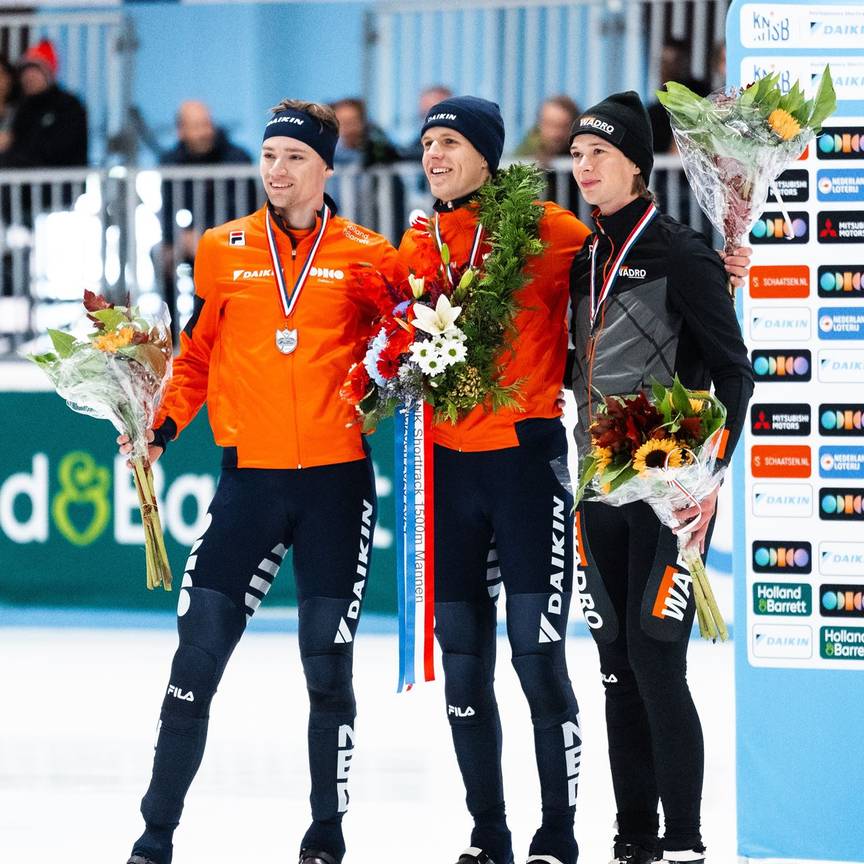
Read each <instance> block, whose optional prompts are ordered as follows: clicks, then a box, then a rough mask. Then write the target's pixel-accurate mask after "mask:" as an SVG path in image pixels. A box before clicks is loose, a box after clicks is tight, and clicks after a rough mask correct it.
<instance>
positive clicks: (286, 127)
mask: <svg viewBox="0 0 864 864" xmlns="http://www.w3.org/2000/svg"><path fill="white" fill-rule="evenodd" d="M277 135H284V136H285V137H286V138H296V139H297V140H298V141H302V142H303V143H304V144H308V145H309V146H310V147H311V148H312V149H313V150H314V151H315V152H316V153H317V154H318V155H319V156H320V157H321V158H322V159H323V160H324V161H325V162H326V163H327V167H328V168H332V167H333V154H334V153H335V152H336V142H337V141H338V140H339V133H338V132H336V131H334V130H333V129H331V128H330V127H329V126H327V125H326V124H325V123H322V122H321V121H320V120H318V119H317V118H316V117H313V116H312V115H311V114H307V113H306V112H305V111H297V110H295V109H294V108H288V109H286V110H285V111H277V112H276V113H275V114H274V115H273V116H272V117H271V118H270V120H269V121H268V122H267V125H266V126H265V127H264V138H263V141H266V140H267V139H268V138H273V137H275V136H277Z"/></svg>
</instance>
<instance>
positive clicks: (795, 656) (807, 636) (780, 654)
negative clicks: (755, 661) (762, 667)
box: [751, 624, 813, 660]
mask: <svg viewBox="0 0 864 864" xmlns="http://www.w3.org/2000/svg"><path fill="white" fill-rule="evenodd" d="M751 647H752V651H753V656H754V657H760V658H766V659H790V660H807V659H809V658H810V657H812V656H813V630H812V629H811V628H810V627H808V626H807V625H806V624H789V625H785V626H784V625H782V624H754V625H753V628H752V630H751Z"/></svg>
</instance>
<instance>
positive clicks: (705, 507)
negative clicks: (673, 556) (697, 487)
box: [672, 486, 720, 554]
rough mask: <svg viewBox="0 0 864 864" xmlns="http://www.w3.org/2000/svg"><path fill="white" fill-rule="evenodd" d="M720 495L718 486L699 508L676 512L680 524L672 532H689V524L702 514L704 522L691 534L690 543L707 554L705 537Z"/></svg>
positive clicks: (703, 500)
mask: <svg viewBox="0 0 864 864" xmlns="http://www.w3.org/2000/svg"><path fill="white" fill-rule="evenodd" d="M719 494H720V487H719V486H718V487H717V488H716V489H715V490H714V491H713V492H709V493H708V495H706V496H705V497H704V498H703V499H702V500H701V501H700V502H699V505H698V506H693V507H685V508H684V509H682V510H676V511H675V516H676V518H677V519H678V522H679V523H680V524H679V526H678V527H677V528H673V529H672V531H673V533H675V534H681V533H682V532H683V531H686V530H687V523H689V522H692V521H693V520H694V519H696V518H698V517H699V515H700V514H701V516H702V521H701V522H699V524H698V525H697V526H696V530H695V531H693V532H692V533H691V534H690V542H691V543H695V544H696V545H697V546H698V547H699V551H700V552H702V553H703V554H704V552H705V535H706V534H707V533H708V526H709V525H710V524H711V518H712V517H713V516H714V511H715V510H716V509H717V496H718V495H719Z"/></svg>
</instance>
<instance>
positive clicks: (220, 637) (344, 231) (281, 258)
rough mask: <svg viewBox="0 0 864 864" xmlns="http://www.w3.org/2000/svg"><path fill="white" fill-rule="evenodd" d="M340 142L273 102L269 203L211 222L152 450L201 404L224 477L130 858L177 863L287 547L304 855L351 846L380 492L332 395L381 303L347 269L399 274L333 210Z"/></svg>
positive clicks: (267, 143)
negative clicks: (307, 792)
mask: <svg viewBox="0 0 864 864" xmlns="http://www.w3.org/2000/svg"><path fill="white" fill-rule="evenodd" d="M337 139H338V123H337V121H336V118H335V115H334V114H333V111H332V110H331V109H330V108H327V107H325V106H322V105H317V104H315V103H308V102H300V101H296V100H286V101H284V102H282V103H281V104H280V105H278V106H276V108H274V109H273V115H272V117H271V119H270V121H269V122H268V123H267V125H266V127H265V131H264V140H263V144H262V150H261V160H260V173H261V179H262V181H263V183H264V189H265V191H266V194H267V199H268V200H267V204H266V205H265V206H264V207H262V208H261V209H260V210H258V211H257V212H255V213H252V214H250V215H249V216H246V217H244V218H242V219H237V220H235V221H233V222H228V223H227V224H225V225H220V226H218V227H216V228H213V229H211V230H209V231H207V232H206V233H205V234H204V236H203V237H202V239H201V244H200V246H199V249H198V253H197V257H196V264H195V307H194V311H193V314H192V317H191V318H190V320H189V322H188V323H187V324H186V326H185V328H184V330H183V333H182V335H181V348H180V355H179V357H178V358H177V360H176V361H175V364H174V375H173V378H172V379H171V383H170V385H169V387H168V391H167V393H166V394H165V398H164V400H163V402H162V405H161V407H160V410H159V414H158V416H157V418H156V421H155V424H154V425H155V426H156V429H155V432H151V433H150V435H151V440H152V444H151V448H150V454H151V461H152V460H155V459H156V458H158V457H159V455H161V453H162V451H163V450H164V448H165V446H166V445H167V442H168V441H170V440H171V439H173V438H175V437H176V436H177V434H178V433H179V432H181V431H182V430H183V428H184V427H185V426H186V425H188V423H189V422H190V421H191V420H192V418H193V417H194V416H195V414H196V413H197V411H198V410H199V408H200V407H201V406H202V405H203V404H204V402H205V401H206V402H207V408H208V413H209V418H210V425H211V427H212V429H213V435H214V438H215V439H216V443H217V444H219V445H220V446H221V447H222V448H223V459H222V475H221V478H220V481H219V487H218V489H217V491H216V495H215V497H214V499H213V502H212V504H211V506H210V509H209V512H208V515H207V521H206V528H205V530H204V533H203V534H202V536H201V537H200V538H199V539H198V540H197V541H196V542H195V544H194V545H193V547H192V551H191V554H190V556H189V559H188V561H187V562H186V567H185V572H184V574H183V583H182V588H181V591H180V597H179V604H178V610H177V614H178V619H177V624H178V632H179V636H180V644H179V647H178V649H177V652H176V654H175V655H174V662H173V665H172V668H171V678H170V682H169V685H168V688H167V692H166V695H165V699H164V702H163V704H162V712H161V717H160V729H159V738H158V741H157V745H156V754H155V758H154V763H153V776H152V780H151V783H150V788H149V789H148V790H147V794H146V795H145V796H144V799H143V801H142V804H141V812H142V814H143V816H144V820H145V823H146V830H145V831H144V834H143V835H142V836H141V837H140V838H139V839H138V840H137V841H136V842H135V844H134V846H133V852H132V857H131V858H130V859H129V862H128V864H170V862H171V857H172V836H173V832H174V830H175V828H176V827H177V825H178V823H179V821H180V814H181V812H182V809H183V801H184V798H185V795H186V792H187V790H188V788H189V786H190V784H191V782H192V779H193V777H194V776H195V772H196V771H197V769H198V766H199V764H200V761H201V757H202V754H203V751H204V744H205V739H206V735H207V723H208V716H209V708H210V701H211V699H212V697H213V694H214V693H215V691H216V687H217V685H218V683H219V680H220V678H221V676H222V673H223V671H224V669H225V666H226V664H227V662H228V659H229V657H230V655H231V652H232V651H233V649H234V647H235V646H236V644H237V642H238V641H239V639H240V637H241V635H242V634H243V631H244V629H245V627H246V624H247V622H248V621H249V619H250V618H251V617H252V615H253V614H254V613H255V611H256V609H257V608H258V606H259V604H260V603H261V601H262V600H263V599H264V597H265V596H266V594H267V592H268V590H269V589H270V586H271V585H272V583H273V580H274V578H275V577H276V574H277V572H278V570H279V566H280V564H281V563H282V560H283V558H284V556H285V555H286V553H287V550H288V549H289V548H291V547H293V563H294V573H295V577H296V582H297V600H298V617H299V642H300V653H301V657H302V661H303V670H304V673H305V676H306V684H307V688H308V692H309V701H310V714H309V737H308V746H309V764H310V771H311V781H312V794H311V805H312V824H311V825H310V827H309V830H308V831H307V832H306V835H305V837H304V838H303V840H302V842H301V844H300V849H301V851H300V862H301V864H339V862H340V861H341V860H342V856H343V855H344V853H345V844H344V840H343V837H342V828H341V821H342V815H343V813H344V812H345V810H346V809H347V806H348V793H347V786H346V783H347V774H348V768H349V766H350V760H351V751H352V750H353V746H354V717H355V702H354V693H353V689H352V685H351V667H352V648H353V640H354V636H355V633H356V628H357V622H358V619H359V615H360V607H361V604H362V600H363V595H364V589H365V585H366V579H367V575H368V570H369V555H370V551H371V546H372V533H373V531H374V528H375V517H376V499H375V486H374V480H373V476H372V470H371V463H370V461H369V459H368V455H367V450H366V446H365V443H364V441H363V439H362V436H361V434H360V431H359V427H358V426H357V425H356V424H354V423H353V421H354V416H353V411H352V409H351V407H350V405H348V403H346V402H344V401H343V400H341V399H340V398H339V396H338V394H339V388H340V386H341V385H342V382H343V381H344V379H345V375H346V373H347V371H348V369H349V367H350V366H351V364H352V363H353V362H355V361H356V360H359V359H361V358H362V356H363V354H364V351H365V343H366V338H367V336H368V334H369V330H370V328H371V324H372V319H373V317H374V311H375V310H374V308H373V307H372V305H371V304H369V303H368V302H367V300H366V298H364V297H362V296H358V294H357V292H356V291H353V290H352V284H353V282H352V280H351V270H352V267H353V266H357V265H358V264H360V265H363V264H365V265H371V266H372V267H375V268H377V269H379V270H380V271H381V272H382V273H383V275H384V276H385V277H387V278H388V279H390V280H391V281H394V282H395V281H398V280H399V279H401V278H404V268H403V267H402V265H401V264H400V263H399V261H398V258H397V255H396V250H395V249H393V247H392V246H390V244H389V243H387V241H386V240H385V239H384V238H383V237H381V236H379V235H377V234H374V233H372V232H371V231H368V230H367V229H365V228H362V227H360V226H359V225H355V224H353V223H351V222H349V221H347V220H345V219H342V218H340V217H339V216H337V215H335V212H334V205H333V204H332V202H331V201H330V200H329V199H328V198H327V196H325V194H324V186H325V182H326V180H327V178H328V177H329V176H330V175H331V174H332V173H333V171H332V167H333V152H334V150H335V147H336V141H337ZM118 440H119V442H120V443H121V445H122V446H121V449H122V450H124V452H125V451H128V442H127V441H126V440H125V439H118Z"/></svg>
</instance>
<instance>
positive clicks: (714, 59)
mask: <svg viewBox="0 0 864 864" xmlns="http://www.w3.org/2000/svg"><path fill="white" fill-rule="evenodd" d="M725 86H726V43H725V42H724V41H720V42H715V43H714V45H713V46H712V48H711V92H712V93H713V92H714V91H715V90H722V89H723V88H724V87H725Z"/></svg>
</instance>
